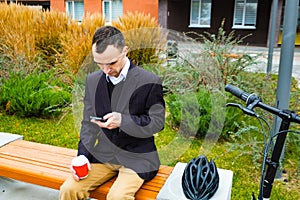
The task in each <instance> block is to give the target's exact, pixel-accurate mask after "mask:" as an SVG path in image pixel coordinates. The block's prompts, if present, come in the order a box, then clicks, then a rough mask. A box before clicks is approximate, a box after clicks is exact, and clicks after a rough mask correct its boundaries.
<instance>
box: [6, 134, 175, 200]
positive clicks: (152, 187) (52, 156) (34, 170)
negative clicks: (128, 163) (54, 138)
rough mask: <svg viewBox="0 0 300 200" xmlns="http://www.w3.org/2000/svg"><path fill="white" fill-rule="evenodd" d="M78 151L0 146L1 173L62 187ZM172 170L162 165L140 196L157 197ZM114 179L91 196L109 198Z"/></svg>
mask: <svg viewBox="0 0 300 200" xmlns="http://www.w3.org/2000/svg"><path fill="white" fill-rule="evenodd" d="M76 153H77V151H76V150H73V149H68V148H62V147H56V146H51V145H46V144H40V143H35V142H29V141H24V140H16V141H14V142H11V143H9V144H6V145H5V146H3V147H1V148H0V176H4V177H8V178H12V179H16V180H20V181H24V182H28V183H32V184H36V185H41V186H45V187H49V188H53V189H59V187H60V186H61V184H62V183H63V182H64V180H65V179H66V178H67V177H68V176H69V175H70V171H69V166H70V163H71V160H72V158H74V157H75V156H76ZM172 170H173V167H169V166H163V165H162V166H161V167H160V169H159V172H158V174H157V175H156V177H155V178H154V179H152V180H151V181H148V182H145V183H144V184H143V186H142V187H141V189H140V190H139V191H138V192H137V193H136V199H137V200H141V199H143V200H150V199H156V196H157V194H158V192H159V191H160V189H161V188H162V186H163V185H164V183H165V181H166V180H167V178H168V177H169V175H170V173H171V172H172ZM114 180H115V179H112V180H110V181H108V182H106V183H105V184H103V185H101V186H100V187H99V188H98V189H96V190H94V191H92V192H91V197H93V198H96V199H105V197H106V194H107V193H108V190H109V188H110V187H111V185H112V183H113V182H114Z"/></svg>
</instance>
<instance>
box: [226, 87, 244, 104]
mask: <svg viewBox="0 0 300 200" xmlns="http://www.w3.org/2000/svg"><path fill="white" fill-rule="evenodd" d="M225 91H227V92H230V93H231V94H233V95H234V96H236V97H238V98H240V99H242V100H243V101H246V100H247V98H248V96H249V94H248V93H246V92H244V91H243V90H241V89H240V88H238V87H236V86H233V85H231V84H227V85H226V86H225Z"/></svg>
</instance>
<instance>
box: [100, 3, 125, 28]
mask: <svg viewBox="0 0 300 200" xmlns="http://www.w3.org/2000/svg"><path fill="white" fill-rule="evenodd" d="M114 1H120V2H121V6H122V13H117V14H116V16H117V17H120V16H122V15H123V1H122V0H103V1H102V13H103V16H104V18H105V23H106V24H111V23H112V21H113V20H115V19H116V18H113V16H114V13H113V2H114ZM106 3H108V5H109V8H108V9H109V17H108V18H107V17H106V13H105V4H106Z"/></svg>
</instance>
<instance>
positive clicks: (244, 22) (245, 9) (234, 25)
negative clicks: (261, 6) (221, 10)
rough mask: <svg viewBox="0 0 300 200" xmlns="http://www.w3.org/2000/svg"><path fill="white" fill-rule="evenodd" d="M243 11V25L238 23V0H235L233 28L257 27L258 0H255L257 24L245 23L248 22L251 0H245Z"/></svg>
mask: <svg viewBox="0 0 300 200" xmlns="http://www.w3.org/2000/svg"><path fill="white" fill-rule="evenodd" d="M243 1H244V2H243V3H244V5H243V11H242V12H243V13H242V20H241V21H242V25H236V15H237V3H238V0H235V3H234V13H233V22H232V29H256V25H257V14H258V12H257V11H258V0H255V1H256V2H255V3H256V8H255V9H256V10H255V25H245V24H246V14H247V3H248V2H247V1H249V0H243ZM252 1H253V0H252Z"/></svg>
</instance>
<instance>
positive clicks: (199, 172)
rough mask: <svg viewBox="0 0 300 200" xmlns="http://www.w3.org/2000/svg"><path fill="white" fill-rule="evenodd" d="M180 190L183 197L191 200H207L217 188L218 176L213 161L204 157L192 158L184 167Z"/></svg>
mask: <svg viewBox="0 0 300 200" xmlns="http://www.w3.org/2000/svg"><path fill="white" fill-rule="evenodd" d="M181 184H182V189H183V193H184V195H185V197H186V198H187V199H191V200H208V199H210V198H211V197H212V196H213V195H214V194H215V193H216V191H217V189H218V187H219V174H218V170H217V167H216V164H215V163H214V161H212V160H211V161H210V162H208V160H207V158H206V156H203V155H201V156H199V157H198V158H193V159H192V160H190V161H189V162H188V164H187V165H186V167H185V169H184V172H183V175H182V182H181Z"/></svg>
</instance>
